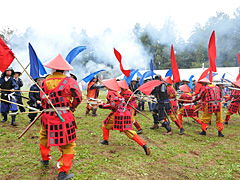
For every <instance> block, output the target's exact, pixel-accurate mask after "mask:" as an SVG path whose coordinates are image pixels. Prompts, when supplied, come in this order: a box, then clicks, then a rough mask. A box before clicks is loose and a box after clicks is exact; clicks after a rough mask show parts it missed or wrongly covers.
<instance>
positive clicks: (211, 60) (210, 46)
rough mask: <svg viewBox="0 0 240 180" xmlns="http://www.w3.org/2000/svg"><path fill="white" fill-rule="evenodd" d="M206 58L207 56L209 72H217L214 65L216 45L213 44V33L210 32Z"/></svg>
mask: <svg viewBox="0 0 240 180" xmlns="http://www.w3.org/2000/svg"><path fill="white" fill-rule="evenodd" d="M208 56H209V65H210V68H211V70H212V71H213V72H217V68H216V63H215V60H216V57H217V53H216V44H215V31H213V32H212V35H211V37H210V40H209V44H208Z"/></svg>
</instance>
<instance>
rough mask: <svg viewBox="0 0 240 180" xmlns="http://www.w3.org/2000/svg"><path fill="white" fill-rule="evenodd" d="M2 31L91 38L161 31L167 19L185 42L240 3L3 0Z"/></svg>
mask: <svg viewBox="0 0 240 180" xmlns="http://www.w3.org/2000/svg"><path fill="white" fill-rule="evenodd" d="M0 5H1V11H0V17H1V18H0V29H1V28H2V27H4V26H8V27H10V28H14V29H16V30H17V32H18V33H23V32H25V30H26V29H27V28H28V27H30V26H31V27H33V28H34V29H37V30H38V31H39V32H43V33H48V34H60V35H61V34H62V35H63V36H64V35H65V34H67V33H69V32H71V30H72V29H73V28H75V29H76V30H79V31H81V30H82V29H85V30H86V31H87V34H88V35H89V36H91V37H92V36H95V35H99V34H101V33H103V32H104V30H105V29H107V28H109V29H111V30H112V31H113V32H114V33H122V32H125V31H129V30H131V29H133V27H134V25H135V24H136V23H140V25H141V27H145V25H146V24H148V23H150V24H152V25H153V26H154V27H156V28H157V29H161V28H162V26H163V24H164V22H165V20H166V18H168V17H171V19H172V20H173V21H174V22H175V24H176V28H177V29H178V31H179V33H180V36H181V37H183V38H184V39H185V40H187V38H188V37H189V36H190V32H191V30H192V28H193V26H194V25H195V24H196V23H200V24H201V25H204V24H205V22H206V21H207V20H208V18H209V17H211V16H214V15H216V11H219V12H224V13H226V14H228V15H229V16H230V17H232V16H233V14H234V11H235V10H236V8H238V7H240V0H227V1H226V0H201V1H197V0H171V1H166V0H164V1H163V0H148V1H143V0H121V1H116V0H115V1H114V0H101V1H100V0H87V1H86V0H85V1H82V0H68V1H66V0H64V1H63V0H41V1H39V0H21V1H19V0H11V1H7V0H0Z"/></svg>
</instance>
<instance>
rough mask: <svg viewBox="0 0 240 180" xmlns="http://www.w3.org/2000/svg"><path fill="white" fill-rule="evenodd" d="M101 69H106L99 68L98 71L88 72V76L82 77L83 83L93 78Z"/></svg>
mask: <svg viewBox="0 0 240 180" xmlns="http://www.w3.org/2000/svg"><path fill="white" fill-rule="evenodd" d="M101 71H106V70H105V69H101V70H99V71H96V72H93V73H91V74H89V75H88V76H86V77H85V78H83V79H82V80H83V81H84V82H85V83H88V82H89V81H91V80H92V79H93V77H94V76H95V75H96V74H97V73H99V72H101Z"/></svg>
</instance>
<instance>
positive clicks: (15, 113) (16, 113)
mask: <svg viewBox="0 0 240 180" xmlns="http://www.w3.org/2000/svg"><path fill="white" fill-rule="evenodd" d="M41 112H42V111H30V112H21V113H20V112H13V113H9V116H15V115H20V114H33V113H41Z"/></svg>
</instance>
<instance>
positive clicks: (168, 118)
mask: <svg viewBox="0 0 240 180" xmlns="http://www.w3.org/2000/svg"><path fill="white" fill-rule="evenodd" d="M163 108H164V113H165V115H166V117H167V120H168V124H169V125H170V120H169V117H168V114H167V112H166V110H165V107H163Z"/></svg>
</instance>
